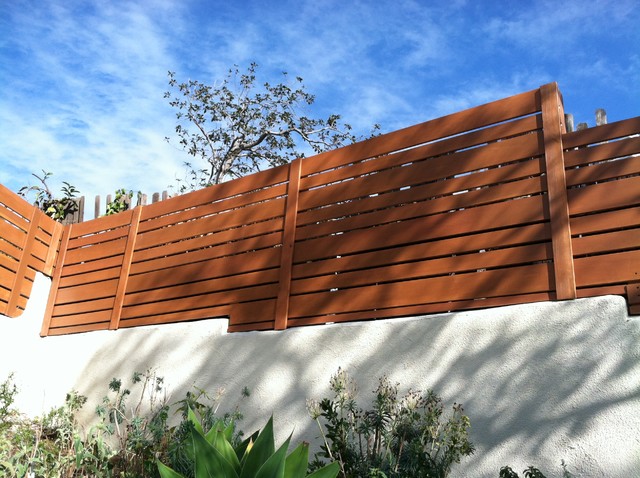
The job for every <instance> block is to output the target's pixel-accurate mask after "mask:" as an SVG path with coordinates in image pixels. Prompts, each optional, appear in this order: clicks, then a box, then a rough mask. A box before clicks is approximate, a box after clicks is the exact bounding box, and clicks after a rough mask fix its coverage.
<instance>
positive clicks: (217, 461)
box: [158, 413, 339, 478]
mask: <svg viewBox="0 0 640 478" xmlns="http://www.w3.org/2000/svg"><path fill="white" fill-rule="evenodd" d="M189 421H190V422H191V424H192V427H191V441H190V446H191V449H192V450H193V457H194V463H193V474H194V475H195V476H197V477H227V478H254V477H255V478H304V477H305V476H307V464H308V460H309V444H308V443H304V442H303V443H301V444H300V445H299V446H298V447H297V448H296V449H295V450H293V451H292V452H291V453H290V454H289V455H287V450H288V448H289V442H290V440H291V437H289V438H288V439H287V440H286V441H285V442H284V443H283V444H282V445H281V446H280V447H279V448H278V449H277V450H276V448H275V440H274V437H273V417H272V418H270V419H269V421H268V422H267V424H266V426H265V427H264V428H263V429H262V431H258V432H256V433H254V434H253V435H252V436H250V437H249V438H247V439H246V440H245V441H243V442H242V443H240V444H238V445H236V446H235V447H234V446H233V445H232V443H231V441H230V438H231V435H232V430H230V429H229V427H228V426H225V424H224V421H222V420H219V421H218V422H217V423H216V424H214V427H213V428H211V430H209V432H207V433H205V431H204V429H203V428H202V425H201V423H200V422H199V421H198V420H197V419H196V417H195V415H194V414H193V413H189ZM158 470H159V471H160V475H161V477H162V478H184V476H185V475H182V474H180V473H178V472H176V471H175V470H172V469H171V468H170V467H168V466H166V465H164V464H162V463H161V462H160V461H158ZM338 472H339V466H338V464H337V463H335V462H334V463H331V464H329V465H326V466H325V467H323V468H321V469H319V470H317V471H315V472H314V473H312V474H311V475H309V477H310V478H335V477H336V476H337V475H338Z"/></svg>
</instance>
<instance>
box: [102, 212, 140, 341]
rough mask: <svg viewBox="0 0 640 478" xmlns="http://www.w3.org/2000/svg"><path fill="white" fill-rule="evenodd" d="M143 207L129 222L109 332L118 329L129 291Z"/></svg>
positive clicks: (132, 215)
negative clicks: (125, 297) (126, 294)
mask: <svg viewBox="0 0 640 478" xmlns="http://www.w3.org/2000/svg"><path fill="white" fill-rule="evenodd" d="M141 213H142V207H141V206H138V207H136V208H134V209H133V210H132V211H131V220H130V222H129V235H128V237H127V245H126V246H125V249H124V256H123V258H122V271H121V272H120V279H119V281H118V289H117V290H116V297H115V302H114V304H113V309H112V312H111V320H110V322H109V330H116V329H118V325H119V323H120V316H121V314H122V305H123V304H124V296H125V293H126V291H127V281H128V280H129V275H130V272H131V260H132V259H133V251H134V250H135V243H136V238H137V236H138V225H139V224H140V215H141Z"/></svg>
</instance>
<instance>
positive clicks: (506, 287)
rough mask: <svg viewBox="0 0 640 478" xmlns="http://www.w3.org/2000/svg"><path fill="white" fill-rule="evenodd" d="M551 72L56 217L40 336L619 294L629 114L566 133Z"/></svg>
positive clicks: (628, 279) (631, 257) (631, 157)
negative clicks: (92, 215) (446, 111)
mask: <svg viewBox="0 0 640 478" xmlns="http://www.w3.org/2000/svg"><path fill="white" fill-rule="evenodd" d="M563 121H564V112H563V106H562V100H561V96H560V93H559V91H558V89H557V85H556V84H555V83H552V84H548V85H544V86H542V87H541V88H539V89H536V90H533V91H530V92H526V93H522V94H519V95H516V96H513V97H510V98H506V99H503V100H499V101H496V102H493V103H489V104H486V105H482V106H478V107H476V108H472V109H470V110H466V111H462V112H459V113H455V114H453V115H449V116H446V117H443V118H439V119H436V120H432V121H428V122H426V123H422V124H419V125H416V126H412V127H409V128H406V129H403V130H400V131H396V132H394V133H390V134H386V135H383V136H379V137H376V138H373V139H370V140H367V141H364V142H361V143H357V144H354V145H351V146H348V147H345V148H341V149H339V150H335V151H331V152H328V153H324V154H321V155H318V156H314V157H311V158H306V159H301V160H300V159H299V160H296V161H294V162H292V163H291V164H290V165H286V166H282V167H279V168H275V169H270V170H267V171H264V172H261V173H258V174H255V175H252V176H248V177H245V178H241V179H238V180H235V181H231V182H228V183H224V184H221V185H218V186H213V187H210V188H207V189H204V190H201V191H196V192H194V193H190V194H186V195H183V196H178V197H174V198H170V199H167V200H165V201H162V202H158V203H155V204H151V205H148V206H140V207H136V208H134V209H133V210H130V211H127V212H124V213H120V214H117V215H114V216H109V217H105V218H99V219H96V220H93V221H88V222H85V223H81V224H73V225H70V226H65V228H64V231H63V234H62V239H61V244H60V253H59V254H58V258H57V263H56V268H55V273H54V275H53V284H52V293H51V295H50V297H49V303H48V306H47V313H46V317H45V320H44V323H43V327H42V335H54V334H66V333H73V332H82V331H89V330H100V329H117V328H121V327H134V326H139V325H148V324H160V323H168V322H177V321H183V320H196V319H203V318H210V317H220V316H228V317H229V330H230V331H245V330H265V329H284V328H287V327H291V326H302V325H310V324H321V323H328V322H343V321H353V320H367V319H377V318H388V317H401V316H409V315H416V314H427V313H436V312H446V311H454V310H464V309H477V308H486V307H494V306H500V305H507V304H516V303H526V302H537V301H546V300H565V299H573V298H576V297H588V296H596V295H604V294H620V295H625V296H626V297H627V299H628V302H629V306H630V310H631V312H632V313H634V314H638V313H640V292H639V286H640V275H639V274H640V156H639V153H640V138H639V137H638V136H639V133H640V117H638V118H633V119H629V120H625V121H620V122H617V123H610V124H607V125H603V126H599V127H596V128H591V129H586V130H581V131H576V132H572V133H566V132H565V128H564V125H563Z"/></svg>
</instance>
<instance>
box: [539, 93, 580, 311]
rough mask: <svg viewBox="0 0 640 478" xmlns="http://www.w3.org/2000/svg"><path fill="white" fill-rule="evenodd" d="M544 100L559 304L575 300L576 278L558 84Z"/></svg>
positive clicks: (548, 198) (551, 218)
mask: <svg viewBox="0 0 640 478" xmlns="http://www.w3.org/2000/svg"><path fill="white" fill-rule="evenodd" d="M540 97H541V102H542V127H543V137H544V151H545V152H544V158H545V166H546V178H547V201H548V206H549V217H550V221H551V241H552V245H553V267H554V273H555V286H556V298H557V299H558V300H564V299H575V298H576V296H577V293H576V278H575V271H574V264H573V246H572V243H571V227H570V223H569V201H568V198H567V179H566V175H565V169H564V153H563V150H562V134H563V133H564V130H565V128H564V125H563V124H562V119H563V118H564V108H563V106H562V101H561V98H560V91H559V90H558V84H557V83H549V84H547V85H544V86H541V87H540Z"/></svg>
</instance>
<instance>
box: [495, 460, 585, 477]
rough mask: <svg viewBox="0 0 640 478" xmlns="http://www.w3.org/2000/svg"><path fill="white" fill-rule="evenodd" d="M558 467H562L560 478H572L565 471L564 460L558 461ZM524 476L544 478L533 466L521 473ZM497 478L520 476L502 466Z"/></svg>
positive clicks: (571, 474) (569, 473)
mask: <svg viewBox="0 0 640 478" xmlns="http://www.w3.org/2000/svg"><path fill="white" fill-rule="evenodd" d="M560 466H562V478H574V475H573V473H571V472H569V470H568V469H567V464H566V463H565V462H564V460H561V461H560ZM522 473H523V474H524V478H546V475H544V474H543V473H542V472H541V471H540V470H539V469H538V468H536V467H535V466H529V467H527V469H526V470H524V471H523V472H522ZM498 477H499V478H520V475H518V473H516V472H515V471H513V469H512V468H511V467H510V466H503V467H502V468H500V474H499V475H498Z"/></svg>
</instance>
